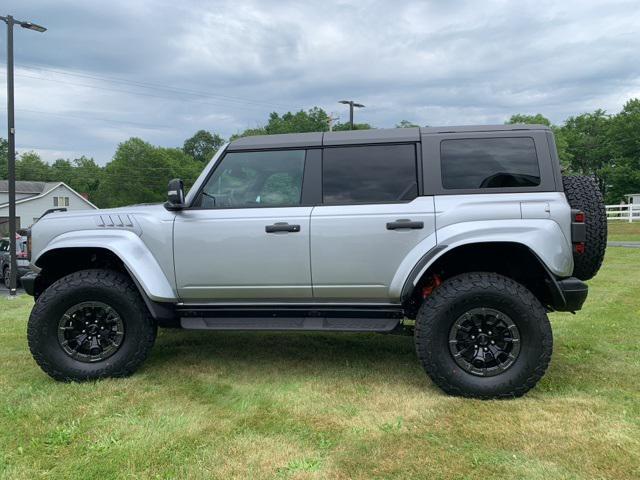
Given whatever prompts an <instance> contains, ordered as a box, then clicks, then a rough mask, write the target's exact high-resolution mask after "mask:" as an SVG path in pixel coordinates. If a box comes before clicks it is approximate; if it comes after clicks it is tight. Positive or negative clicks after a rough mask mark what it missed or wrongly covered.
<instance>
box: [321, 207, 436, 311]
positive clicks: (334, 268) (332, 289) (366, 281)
mask: <svg viewBox="0 0 640 480" xmlns="http://www.w3.org/2000/svg"><path fill="white" fill-rule="evenodd" d="M400 219H407V220H412V221H416V222H423V223H424V228H422V229H418V230H409V229H401V230H387V228H386V224H387V222H394V221H396V220H400ZM434 233H435V218H434V206H433V197H418V198H416V199H415V200H413V201H412V202H409V203H395V204H381V205H346V206H343V205H341V206H321V207H315V208H314V209H313V213H312V215H311V271H312V272H313V274H312V277H313V294H314V298H316V299H321V300H325V301H329V300H335V301H349V300H350V299H351V300H357V301H369V302H385V303H387V302H397V301H399V299H400V292H399V291H396V292H393V291H392V290H391V285H392V284H393V281H394V278H396V277H397V275H398V270H399V267H400V268H401V269H402V267H403V264H407V262H405V260H406V259H407V257H408V256H411V257H414V256H417V255H419V256H421V255H422V254H424V253H425V252H426V251H428V250H429V249H431V248H433V247H434V246H435V244H436V239H435V235H434ZM416 249H417V251H416ZM419 252H422V253H419ZM412 253H413V254H414V255H413V256H412V255H411V254H412ZM418 258H419V257H418ZM409 263H410V262H409ZM412 267H413V265H411V267H408V271H407V272H406V273H407V274H408V273H409V271H410V270H411V268H412Z"/></svg>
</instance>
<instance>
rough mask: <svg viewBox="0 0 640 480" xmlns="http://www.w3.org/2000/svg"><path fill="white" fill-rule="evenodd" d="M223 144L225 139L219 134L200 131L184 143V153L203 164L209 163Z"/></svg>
mask: <svg viewBox="0 0 640 480" xmlns="http://www.w3.org/2000/svg"><path fill="white" fill-rule="evenodd" d="M223 144H224V139H223V138H222V137H221V136H220V135H218V134H217V133H211V132H207V131H206V130H198V131H197V132H196V133H195V134H194V135H193V137H191V138H188V139H186V140H185V141H184V146H183V147H182V151H183V152H184V153H186V154H187V155H191V156H192V157H193V158H194V159H196V160H197V161H199V162H201V163H207V162H209V160H211V159H212V158H213V156H214V155H215V153H216V152H217V151H218V149H219V148H220V147H221V146H222V145H223Z"/></svg>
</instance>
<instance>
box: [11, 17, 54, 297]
mask: <svg viewBox="0 0 640 480" xmlns="http://www.w3.org/2000/svg"><path fill="white" fill-rule="evenodd" d="M0 20H2V21H3V22H4V23H6V24H7V129H8V138H7V143H8V147H9V150H8V152H7V157H8V158H7V163H8V169H7V170H8V172H7V173H8V174H9V243H10V246H9V248H10V252H9V255H10V258H11V267H10V268H11V275H10V277H9V298H12V297H15V296H16V287H17V283H18V282H17V275H18V261H17V258H16V127H15V122H14V114H13V108H14V105H13V26H14V25H15V24H18V25H20V26H21V27H22V28H26V29H28V30H35V31H36V32H44V31H46V30H47V29H46V28H44V27H42V26H40V25H36V24H35V23H31V22H23V21H21V20H16V19H14V18H13V17H12V16H11V15H7V16H6V17H2V16H0Z"/></svg>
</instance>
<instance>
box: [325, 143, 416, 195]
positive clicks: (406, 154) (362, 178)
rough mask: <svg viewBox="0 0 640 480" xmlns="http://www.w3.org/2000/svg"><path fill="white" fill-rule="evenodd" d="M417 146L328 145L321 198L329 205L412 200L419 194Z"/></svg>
mask: <svg viewBox="0 0 640 480" xmlns="http://www.w3.org/2000/svg"><path fill="white" fill-rule="evenodd" d="M417 178H418V177H417V170H416V149H415V146H414V145H371V146H363V147H337V148H326V149H325V150H324V153H323V157H322V197H323V202H324V203H327V204H332V203H333V204H336V203H339V204H351V203H385V202H402V201H410V200H413V199H414V198H416V197H417V196H418V181H417Z"/></svg>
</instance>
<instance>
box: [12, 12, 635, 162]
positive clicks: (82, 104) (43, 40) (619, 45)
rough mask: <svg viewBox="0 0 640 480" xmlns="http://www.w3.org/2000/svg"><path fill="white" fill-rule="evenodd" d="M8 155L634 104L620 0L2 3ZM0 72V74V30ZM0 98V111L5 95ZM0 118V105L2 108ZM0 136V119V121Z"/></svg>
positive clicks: (627, 18)
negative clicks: (277, 126)
mask: <svg viewBox="0 0 640 480" xmlns="http://www.w3.org/2000/svg"><path fill="white" fill-rule="evenodd" d="M3 7H4V8H3V10H4V12H2V14H6V13H11V14H13V15H14V16H15V17H16V18H19V19H22V20H31V21H33V22H35V23H40V24H42V25H45V26H46V27H48V28H49V30H48V31H47V32H46V33H44V34H38V33H35V32H31V31H26V30H22V29H19V28H18V29H17V30H16V34H15V44H16V45H15V57H16V124H17V125H16V126H17V146H18V149H19V151H22V152H24V151H27V150H35V151H37V152H39V153H40V154H41V155H42V156H43V158H45V159H46V160H48V161H52V160H54V159H55V158H59V157H67V158H73V157H75V156H79V155H88V156H93V157H94V158H95V159H96V160H97V161H98V162H99V163H102V164H103V163H105V162H107V161H109V160H110V159H111V157H112V155H113V152H114V150H115V148H116V146H117V144H118V143H119V142H121V141H123V140H126V139H127V138H129V137H131V136H138V137H141V138H143V139H145V140H147V141H149V142H151V143H153V144H157V145H163V146H181V145H182V142H183V141H184V139H185V138H187V137H188V136H190V135H191V134H193V133H194V132H195V131H196V130H198V129H201V128H204V129H207V130H212V131H216V132H219V133H220V134H221V135H223V136H225V137H226V136H229V135H230V134H232V133H235V132H238V131H241V130H243V129H245V128H247V127H256V126H258V125H260V124H261V123H263V122H264V121H265V119H266V118H267V115H268V113H269V112H271V111H274V110H275V111H278V112H284V111H287V110H298V109H301V108H302V109H307V108H310V107H313V106H315V105H318V106H321V107H322V108H324V109H325V110H327V111H328V112H335V113H336V114H338V115H340V117H341V120H342V121H346V120H347V119H348V114H347V112H346V111H345V109H344V108H343V106H342V105H339V104H337V103H336V102H337V100H340V99H342V98H353V99H356V100H357V101H360V102H362V103H364V104H365V105H366V107H367V108H365V109H363V110H361V111H358V112H357V120H359V121H365V122H369V123H371V124H372V125H374V126H377V127H392V126H394V125H395V124H396V123H398V122H399V121H400V120H402V119H407V120H411V121H413V122H416V123H419V124H421V125H427V124H428V125H453V124H475V123H480V124H487V123H502V122H504V120H506V119H507V118H508V117H509V116H510V115H511V114H512V113H538V112H540V113H543V114H544V115H546V116H548V117H549V118H551V120H552V121H554V122H562V121H563V120H564V119H565V118H566V117H568V116H570V115H575V114H579V113H582V112H585V111H590V110H594V109H596V108H604V109H606V110H608V111H610V112H616V111H618V110H619V109H620V108H621V107H622V105H623V104H624V102H625V101H626V100H627V99H629V98H631V97H634V96H636V97H640V58H639V57H640V5H639V2H638V0H633V1H615V0H609V1H606V2H605V1H602V2H596V1H587V0H576V1H570V0H563V1H557V0H555V1H545V0H537V1H523V0H520V1H506V0H502V1H489V0H484V1H477V0H476V1H472V0H468V1H465V0H449V1H444V0H442V1H425V0H422V1H419V0H417V1H393V2H392V1H369V0H358V1H347V0H342V1H339V0H338V1H334V0H322V1H317V2H311V1H308V2H302V1H299V0H298V1H289V0H279V1H273V0H262V1H242V0H234V1H196V0H181V1H179V2H178V1H175V0H172V1H165V0H110V1H108V2H106V1H102V0H101V1H98V0H93V1H90V0H82V1H81V0H75V1H71V0H56V1H55V2H52V1H50V0H8V1H4V2H3ZM0 27H1V29H2V32H0V55H1V56H0V59H1V61H2V65H3V66H2V70H1V71H0V77H1V81H2V83H3V84H4V82H5V80H6V69H5V67H4V63H5V48H6V45H5V40H4V39H5V37H4V26H0ZM0 92H1V96H0V102H1V105H2V106H3V107H4V105H6V98H5V97H4V94H5V89H4V87H1V89H0ZM3 112H6V110H4V109H3ZM0 117H1V118H2V124H1V125H0V127H1V128H2V130H1V131H0V132H1V133H0V135H1V136H6V134H4V132H6V119H5V117H4V113H3V114H0Z"/></svg>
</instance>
